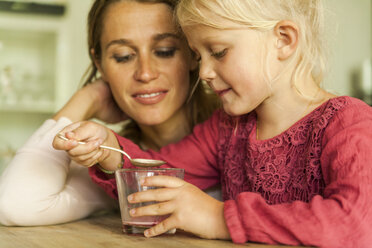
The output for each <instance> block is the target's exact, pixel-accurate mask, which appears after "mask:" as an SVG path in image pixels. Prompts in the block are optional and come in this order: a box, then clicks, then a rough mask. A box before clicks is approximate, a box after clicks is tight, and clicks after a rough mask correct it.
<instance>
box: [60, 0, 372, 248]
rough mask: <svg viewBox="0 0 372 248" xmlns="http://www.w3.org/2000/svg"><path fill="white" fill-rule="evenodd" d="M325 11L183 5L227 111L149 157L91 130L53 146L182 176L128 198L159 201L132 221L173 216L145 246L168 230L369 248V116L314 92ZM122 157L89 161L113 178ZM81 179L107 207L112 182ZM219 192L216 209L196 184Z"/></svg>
mask: <svg viewBox="0 0 372 248" xmlns="http://www.w3.org/2000/svg"><path fill="white" fill-rule="evenodd" d="M322 12H323V10H322V3H321V1H319V0H308V1H298V0H286V1H282V0H262V1H254V0H246V1H236V0H220V1H210V0H184V1H181V2H180V4H179V6H178V9H177V16H178V18H179V21H180V24H181V27H182V29H183V30H184V31H185V34H186V36H187V38H188V41H189V44H190V46H191V48H192V49H193V50H194V51H195V53H196V54H197V55H198V56H199V57H200V59H201V60H200V63H201V70H200V76H201V78H202V79H204V80H205V81H206V82H207V83H208V84H209V85H210V86H211V87H212V88H213V89H214V91H215V92H216V93H217V94H218V95H219V96H220V98H221V100H222V103H223V109H224V112H223V111H217V112H215V114H214V115H213V116H212V118H211V119H209V120H208V121H206V122H204V123H202V124H200V125H198V126H196V127H195V128H194V131H193V134H192V135H189V136H187V137H186V138H185V139H183V140H182V141H181V142H179V143H177V144H174V145H169V146H166V147H164V148H162V149H161V150H160V152H158V153H157V152H153V151H147V152H143V151H141V150H140V149H139V148H138V147H137V146H136V145H135V144H133V143H132V142H130V141H129V140H127V139H125V138H122V137H120V136H117V135H116V136H115V135H114V134H113V133H112V132H110V131H108V130H106V129H103V128H102V127H100V126H97V125H95V124H94V123H89V122H83V123H77V124H75V125H74V126H70V127H68V128H67V129H65V130H62V132H61V133H62V134H64V135H66V136H67V137H68V138H69V139H72V141H63V140H61V139H59V138H55V140H54V146H55V147H56V148H58V149H64V150H68V152H69V154H70V156H71V157H72V158H73V159H75V160H77V161H82V160H84V158H87V157H92V156H94V155H95V154H97V152H98V151H99V149H97V146H98V145H99V144H101V143H104V144H105V145H110V146H115V147H119V144H120V147H122V148H123V149H125V150H126V151H127V152H128V153H129V154H130V155H131V156H132V157H140V158H155V159H162V160H166V161H167V162H168V165H167V166H171V167H184V168H186V175H185V181H187V182H185V181H182V180H179V179H176V178H168V177H149V178H146V179H145V180H144V181H143V184H144V185H147V186H161V187H163V188H160V189H156V190H151V191H146V192H140V193H136V194H133V195H131V196H129V197H128V199H129V200H130V201H131V202H133V203H134V202H142V201H153V200H156V201H158V202H159V203H157V204H154V205H150V206H146V207H142V208H138V209H132V210H131V214H132V215H133V216H145V215H165V214H170V217H168V218H167V219H166V220H164V221H163V222H161V223H160V224H158V225H156V226H154V227H152V228H150V229H148V230H147V231H146V232H145V235H146V236H147V237H152V236H156V235H159V234H161V233H164V232H166V231H167V230H169V229H171V228H175V227H176V228H180V229H184V230H186V231H189V232H192V233H194V234H196V235H199V236H201V237H205V238H216V239H229V238H231V239H232V240H233V241H234V242H237V243H243V242H247V241H251V242H262V243H269V244H276V243H279V244H289V245H299V244H301V245H310V246H320V247H369V246H370V244H371V243H372V237H371V235H370V232H371V230H372V208H371V205H372V199H371V197H370V192H372V169H371V168H372V167H371V161H372V153H371V151H370V148H369V147H370V146H371V145H372V132H371V126H372V110H371V108H370V107H369V106H368V105H366V104H365V103H363V102H362V101H360V100H357V99H354V98H351V97H347V96H341V97H338V96H335V95H332V94H330V93H328V92H326V91H324V90H323V89H321V88H320V87H319V84H320V82H321V81H322V75H323V72H324V64H325V63H324V57H323V48H322V40H321V28H322V16H321V15H322ZM77 140H88V141H90V145H85V146H84V145H77V142H76V141H77ZM121 159H122V158H121V156H120V155H118V154H116V153H114V152H112V153H111V154H110V156H109V157H99V158H97V162H98V163H100V166H101V167H103V168H105V169H107V170H114V169H115V167H116V164H118V163H120V161H121ZM123 159H124V160H125V161H124V166H125V167H130V163H129V161H127V159H126V158H125V157H124V158H123ZM90 172H91V176H92V178H93V180H94V181H95V182H97V183H98V184H99V185H101V186H102V187H103V188H104V189H105V190H106V192H108V193H109V194H110V195H111V196H114V197H116V194H117V192H116V184H115V180H114V179H112V178H110V177H109V176H108V175H105V174H104V173H103V172H101V171H100V170H99V168H97V167H96V166H95V167H92V168H91V170H90ZM218 182H221V184H222V187H223V197H224V202H219V201H217V200H214V199H212V198H211V197H209V196H207V195H206V194H205V193H203V192H202V191H201V190H199V189H198V188H196V187H195V186H194V185H196V186H198V187H200V188H202V189H203V188H207V187H209V186H211V185H214V184H216V183H218ZM190 183H192V184H194V185H192V184H190Z"/></svg>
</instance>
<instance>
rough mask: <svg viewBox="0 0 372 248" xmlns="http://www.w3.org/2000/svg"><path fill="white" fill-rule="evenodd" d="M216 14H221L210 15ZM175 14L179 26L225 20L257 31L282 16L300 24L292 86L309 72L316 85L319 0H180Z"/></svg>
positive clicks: (319, 76)
mask: <svg viewBox="0 0 372 248" xmlns="http://www.w3.org/2000/svg"><path fill="white" fill-rule="evenodd" d="M211 14H212V15H216V16H217V17H220V18H213V17H211ZM176 15H177V18H178V22H179V24H180V25H181V26H182V27H186V26H190V25H196V24H201V25H206V26H209V27H213V28H216V29H229V28H231V27H226V22H221V20H225V21H226V20H227V21H230V22H232V23H234V24H237V25H244V26H246V27H248V28H252V29H255V30H258V31H268V30H271V29H273V28H274V27H275V26H276V25H277V23H278V22H280V21H281V20H290V21H292V22H294V23H296V25H297V26H298V27H299V42H298V47H297V50H296V54H295V56H294V61H297V63H296V65H297V66H296V68H295V69H294V71H293V75H292V80H293V86H294V87H295V88H296V89H298V88H297V87H296V82H298V78H300V76H302V75H306V74H309V75H311V76H312V78H313V79H314V81H315V82H316V83H317V84H318V85H319V84H320V83H321V82H322V80H323V78H324V74H325V71H326V66H325V65H326V55H325V54H324V53H325V48H324V38H323V32H324V31H323V29H324V27H323V19H324V17H323V15H324V10H323V3H322V0H218V1H217V0H180V2H179V4H178V6H177V8H176Z"/></svg>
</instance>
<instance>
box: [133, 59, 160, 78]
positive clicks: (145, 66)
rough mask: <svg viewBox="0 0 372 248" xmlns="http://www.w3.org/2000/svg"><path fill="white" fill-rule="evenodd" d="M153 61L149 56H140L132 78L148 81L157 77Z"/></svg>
mask: <svg viewBox="0 0 372 248" xmlns="http://www.w3.org/2000/svg"><path fill="white" fill-rule="evenodd" d="M158 75H159V74H158V71H157V69H156V65H155V62H154V61H152V59H151V58H150V56H142V57H140V59H139V60H138V62H137V68H136V71H135V73H134V78H135V79H136V80H137V81H140V82H143V83H148V82H150V81H152V80H154V79H156V78H157V77H158Z"/></svg>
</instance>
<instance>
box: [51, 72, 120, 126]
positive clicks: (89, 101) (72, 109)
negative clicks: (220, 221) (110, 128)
mask: <svg viewBox="0 0 372 248" xmlns="http://www.w3.org/2000/svg"><path fill="white" fill-rule="evenodd" d="M61 117H67V118H69V119H70V120H71V121H72V122H78V121H84V120H89V119H91V118H97V119H99V120H102V121H104V122H107V123H117V122H120V121H122V120H125V119H126V118H127V116H126V115H125V113H124V112H123V111H122V110H121V109H120V108H119V107H118V106H117V104H116V102H115V101H114V99H113V97H112V94H111V89H110V87H109V85H108V84H107V83H105V82H104V81H103V80H102V79H98V80H96V81H94V82H92V83H90V84H88V85H86V86H84V87H83V88H81V89H79V90H78V91H77V92H76V93H75V94H74V95H73V96H72V97H71V98H70V100H69V101H68V102H67V103H66V105H65V106H64V107H63V108H62V109H61V110H59V111H58V113H57V114H56V115H55V116H54V117H53V119H55V120H58V119H59V118H61Z"/></svg>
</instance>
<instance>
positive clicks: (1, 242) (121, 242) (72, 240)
mask: <svg viewBox="0 0 372 248" xmlns="http://www.w3.org/2000/svg"><path fill="white" fill-rule="evenodd" d="M0 247H1V248H44V247H45V248H62V247H63V248H70V247H71V248H104V247H105V248H106V247H109V248H116V247H120V248H125V247H141V248H168V247H169V248H172V247H176V248H193V247H195V248H203V247H208V248H212V247H213V248H219V247H224V248H226V247H260V248H264V247H266V248H275V247H282V248H283V247H285V246H273V245H263V244H253V243H246V244H242V245H237V244H233V243H232V242H231V241H223V240H206V239H201V238H198V237H195V236H193V235H191V234H188V233H185V232H182V231H177V233H176V234H174V235H170V234H168V235H162V236H158V237H155V238H145V237H143V236H142V235H137V236H133V235H125V234H123V233H122V230H121V220H120V214H119V213H104V214H103V213H101V214H99V215H95V216H93V217H90V218H87V219H84V220H80V221H76V222H71V223H66V224H60V225H52V226H40V227H5V226H0ZM293 247H294V246H291V248H293Z"/></svg>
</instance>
